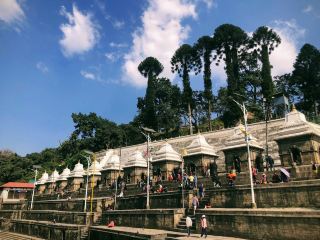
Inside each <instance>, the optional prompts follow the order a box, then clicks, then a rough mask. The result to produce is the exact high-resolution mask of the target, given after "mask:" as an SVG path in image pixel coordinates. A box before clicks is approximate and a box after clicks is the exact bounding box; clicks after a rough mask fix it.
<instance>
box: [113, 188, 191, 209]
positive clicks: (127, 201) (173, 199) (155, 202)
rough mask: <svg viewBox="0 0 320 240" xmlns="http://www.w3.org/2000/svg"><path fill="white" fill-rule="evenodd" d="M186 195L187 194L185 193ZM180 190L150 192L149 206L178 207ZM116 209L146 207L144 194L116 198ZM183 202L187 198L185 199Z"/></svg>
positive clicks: (180, 203)
mask: <svg viewBox="0 0 320 240" xmlns="http://www.w3.org/2000/svg"><path fill="white" fill-rule="evenodd" d="M185 196H187V195H185ZM181 198H182V195H181V192H180V191H177V192H170V193H159V194H150V208H153V209H156V208H179V207H181V206H182V201H181ZM117 201H118V209H144V208H146V203H147V197H146V195H140V196H139V195H138V196H130V197H124V198H118V200H117ZM185 202H187V200H186V199H185Z"/></svg>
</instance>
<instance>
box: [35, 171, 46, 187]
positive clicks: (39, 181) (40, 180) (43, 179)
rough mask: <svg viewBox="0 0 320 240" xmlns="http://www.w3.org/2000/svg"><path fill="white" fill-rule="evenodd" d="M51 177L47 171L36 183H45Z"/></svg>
mask: <svg viewBox="0 0 320 240" xmlns="http://www.w3.org/2000/svg"><path fill="white" fill-rule="evenodd" d="M48 179H49V174H48V173H47V172H46V171H45V172H44V173H43V174H42V176H41V178H40V179H39V180H38V181H37V183H36V184H45V183H46V182H47V181H48Z"/></svg>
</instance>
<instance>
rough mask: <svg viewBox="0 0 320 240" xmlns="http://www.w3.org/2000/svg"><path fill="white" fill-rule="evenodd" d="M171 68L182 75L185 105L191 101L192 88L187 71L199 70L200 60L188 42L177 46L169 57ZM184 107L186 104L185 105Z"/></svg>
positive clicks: (196, 71) (197, 71)
mask: <svg viewBox="0 0 320 240" xmlns="http://www.w3.org/2000/svg"><path fill="white" fill-rule="evenodd" d="M171 66H172V67H171V70H172V72H173V73H174V72H177V73H178V74H179V76H180V77H182V82H183V93H182V98H183V102H185V103H186V105H188V104H191V102H192V89H191V86H190V78H189V73H190V72H191V71H194V72H195V73H196V74H198V73H199V72H200V71H201V60H200V58H198V57H197V52H196V51H195V49H194V48H193V47H191V46H190V45H189V44H183V45H182V46H181V47H179V48H178V49H177V50H176V52H175V53H174V55H173V57H172V58H171ZM185 107H186V106H185Z"/></svg>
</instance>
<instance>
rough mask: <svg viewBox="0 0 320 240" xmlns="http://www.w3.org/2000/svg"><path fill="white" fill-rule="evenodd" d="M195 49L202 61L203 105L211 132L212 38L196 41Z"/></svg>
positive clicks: (206, 37) (204, 37)
mask: <svg viewBox="0 0 320 240" xmlns="http://www.w3.org/2000/svg"><path fill="white" fill-rule="evenodd" d="M194 47H195V49H196V51H197V57H198V58H199V59H201V58H202V59H203V65H204V67H203V82H204V93H203V95H204V99H205V102H204V104H205V105H207V106H206V109H207V120H208V127H209V129H210V130H211V129H212V127H211V112H212V101H213V94H212V81H211V62H212V51H213V49H214V41H213V38H212V37H209V36H203V37H201V38H199V39H198V41H197V43H196V44H195V46H194Z"/></svg>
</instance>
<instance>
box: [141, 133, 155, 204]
mask: <svg viewBox="0 0 320 240" xmlns="http://www.w3.org/2000/svg"><path fill="white" fill-rule="evenodd" d="M142 130H144V131H145V132H146V133H144V132H141V133H142V134H143V136H145V138H146V139H147V168H148V169H147V204H146V209H150V196H149V195H150V194H149V190H150V149H149V145H150V142H151V138H150V133H155V132H156V131H155V130H153V129H151V128H146V127H143V128H142Z"/></svg>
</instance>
